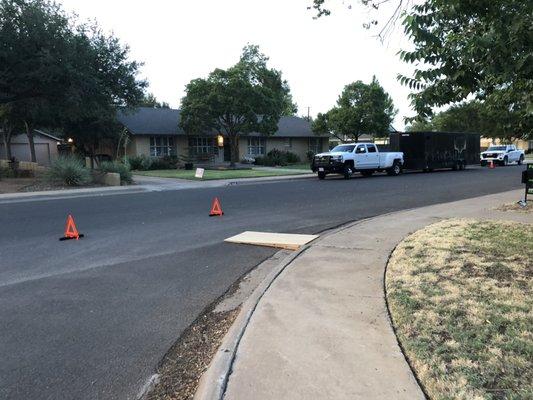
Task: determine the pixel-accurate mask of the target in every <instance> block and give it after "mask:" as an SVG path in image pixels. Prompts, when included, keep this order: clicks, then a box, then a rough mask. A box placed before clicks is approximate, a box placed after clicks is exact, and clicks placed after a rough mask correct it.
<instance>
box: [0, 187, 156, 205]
mask: <svg viewBox="0 0 533 400" xmlns="http://www.w3.org/2000/svg"><path fill="white" fill-rule="evenodd" d="M142 192H146V189H145V188H143V187H142V186H135V185H132V186H104V187H97V188H84V189H65V190H43V191H40V192H17V193H4V194H0V202H4V203H6V202H15V201H34V200H53V199H57V198H68V197H87V196H98V195H111V194H126V193H142Z"/></svg>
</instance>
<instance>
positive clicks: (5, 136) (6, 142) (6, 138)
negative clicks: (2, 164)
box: [2, 128, 13, 160]
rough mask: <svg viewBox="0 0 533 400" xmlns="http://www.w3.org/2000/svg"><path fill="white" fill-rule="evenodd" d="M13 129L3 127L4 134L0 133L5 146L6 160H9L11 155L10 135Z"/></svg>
mask: <svg viewBox="0 0 533 400" xmlns="http://www.w3.org/2000/svg"><path fill="white" fill-rule="evenodd" d="M12 133H13V131H12V130H11V129H10V130H7V128H4V134H3V135H2V138H3V139H4V147H5V148H6V158H7V159H8V160H11V157H12V156H13V155H12V153H11V135H12Z"/></svg>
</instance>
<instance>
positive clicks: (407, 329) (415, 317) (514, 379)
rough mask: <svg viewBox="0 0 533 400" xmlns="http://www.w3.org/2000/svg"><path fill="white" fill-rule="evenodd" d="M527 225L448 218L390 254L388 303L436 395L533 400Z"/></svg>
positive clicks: (531, 258)
mask: <svg viewBox="0 0 533 400" xmlns="http://www.w3.org/2000/svg"><path fill="white" fill-rule="evenodd" d="M532 273H533V225H527V224H519V223H507V222H489V221H472V220H447V221H443V222H439V223H436V224H434V225H431V226H429V227H426V228H425V229H423V230H420V231H418V232H416V233H414V234H413V235H411V236H409V237H408V238H406V239H405V240H404V241H403V242H402V243H401V244H400V245H398V247H397V248H396V250H395V251H394V253H393V254H392V257H391V259H390V262H389V265H388V268H387V275H386V289H387V300H388V303H389V308H390V312H391V315H392V319H393V323H394V325H395V328H396V331H397V335H398V339H399V341H400V343H401V344H402V347H403V348H404V351H405V353H406V355H407V357H408V359H409V361H410V363H411V365H412V367H413V368H414V370H415V371H416V373H417V375H418V378H419V380H420V381H421V383H422V385H423V386H424V388H425V390H426V392H427V394H428V395H429V396H430V397H431V398H432V399H533V311H532V310H533V296H532V288H533V282H532Z"/></svg>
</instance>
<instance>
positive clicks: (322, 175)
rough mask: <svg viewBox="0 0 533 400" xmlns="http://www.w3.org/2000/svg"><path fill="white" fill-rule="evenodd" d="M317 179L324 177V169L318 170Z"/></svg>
mask: <svg viewBox="0 0 533 400" xmlns="http://www.w3.org/2000/svg"><path fill="white" fill-rule="evenodd" d="M318 179H320V180H322V179H326V173H325V172H324V171H319V172H318Z"/></svg>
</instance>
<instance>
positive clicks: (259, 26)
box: [59, 0, 412, 129]
mask: <svg viewBox="0 0 533 400" xmlns="http://www.w3.org/2000/svg"><path fill="white" fill-rule="evenodd" d="M59 2H61V3H62V4H63V5H64V8H65V9H66V10H68V11H74V12H75V13H77V14H78V15H79V16H80V19H82V20H87V19H95V20H96V21H97V22H98V24H99V25H100V26H101V27H102V28H103V29H104V30H105V31H108V32H109V31H112V32H113V33H114V34H115V35H116V36H118V37H119V38H120V39H121V41H122V42H123V43H126V44H128V45H129V46H130V49H131V53H130V54H131V58H133V59H136V60H138V61H142V62H144V66H143V68H142V77H144V78H146V79H148V81H149V83H150V87H149V91H151V92H152V93H154V95H155V96H156V97H157V99H158V100H160V101H166V102H168V103H170V105H171V106H172V107H179V104H180V100H181V98H182V97H183V95H184V90H185V85H186V84H187V83H188V82H189V81H190V80H192V79H195V78H198V77H206V76H207V75H208V74H209V72H210V71H212V70H213V69H215V68H217V67H220V68H227V67H229V66H231V65H233V64H235V63H236V62H237V61H238V59H239V55H240V53H241V50H242V48H243V47H244V46H245V45H246V44H247V43H252V44H258V45H259V46H260V48H261V51H262V52H263V53H265V54H266V55H267V56H268V57H270V64H269V65H270V66H271V67H274V68H276V69H279V70H281V71H282V72H283V78H284V79H286V80H287V81H288V83H289V85H290V88H291V92H292V94H293V98H294V100H295V101H296V103H297V104H298V109H299V110H298V114H299V115H306V114H307V107H311V115H313V116H315V115H316V114H317V113H319V112H325V111H327V110H329V109H330V108H331V107H333V106H334V105H335V102H336V100H337V97H338V96H339V94H340V93H341V91H342V89H343V87H344V86H345V85H346V84H348V83H351V82H353V81H356V80H362V81H364V82H370V80H371V79H372V75H373V74H375V75H376V76H377V78H378V80H379V81H380V83H381V84H382V86H383V87H384V88H385V90H386V91H387V92H389V94H390V95H391V96H392V98H393V100H394V104H395V106H396V108H397V109H398V110H399V112H398V115H397V116H396V119H395V121H394V126H395V127H396V128H397V129H402V128H403V127H404V122H403V117H404V116H411V115H412V111H411V108H410V106H409V101H408V99H407V95H408V94H409V89H407V88H405V87H403V86H401V85H400V84H399V82H398V81H397V80H396V75H397V73H399V72H401V73H404V74H409V72H410V71H411V69H412V67H411V66H409V65H406V64H404V63H402V62H401V61H400V60H399V58H398V56H397V55H396V53H397V51H398V50H399V49H400V48H405V47H406V46H408V41H407V40H406V39H405V37H404V36H403V34H402V30H401V27H400V28H399V29H397V30H396V31H395V34H394V35H392V36H391V37H390V39H389V40H388V41H387V43H385V44H382V43H381V42H380V41H379V40H378V39H376V38H375V37H373V34H374V33H375V31H368V30H366V29H364V28H363V27H362V24H363V23H364V22H366V21H368V19H369V18H370V17H369V14H368V11H366V10H365V9H364V8H363V7H362V6H359V5H358V3H359V2H358V1H354V7H353V8H352V9H351V10H349V9H348V8H347V7H346V6H345V5H344V6H343V5H341V4H342V2H337V4H339V8H338V9H336V12H334V13H333V15H332V16H329V17H326V18H324V17H323V18H320V19H318V20H314V19H313V18H312V17H313V15H314V14H313V12H312V11H309V10H307V6H308V5H309V4H310V3H311V2H312V1H311V0H150V1H147V0H143V1H141V0H128V1H126V0H59ZM331 3H332V4H335V1H332V2H331ZM380 11H381V12H380V15H382V16H383V18H384V17H386V16H388V15H389V13H388V12H387V10H386V9H383V10H380Z"/></svg>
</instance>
